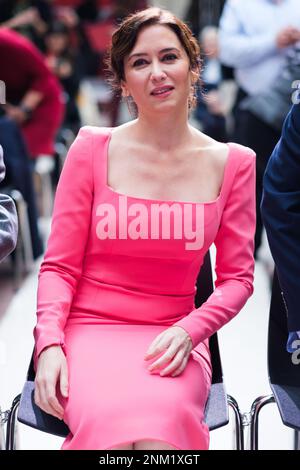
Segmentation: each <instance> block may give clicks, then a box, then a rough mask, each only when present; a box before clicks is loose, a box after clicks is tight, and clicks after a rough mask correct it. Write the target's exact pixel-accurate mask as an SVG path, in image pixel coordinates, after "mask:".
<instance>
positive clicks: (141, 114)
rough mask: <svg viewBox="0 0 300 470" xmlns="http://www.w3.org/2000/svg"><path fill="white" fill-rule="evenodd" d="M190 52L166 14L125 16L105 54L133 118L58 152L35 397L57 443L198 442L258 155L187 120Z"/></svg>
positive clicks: (84, 134) (246, 286)
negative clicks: (58, 426) (203, 274)
mask: <svg viewBox="0 0 300 470" xmlns="http://www.w3.org/2000/svg"><path fill="white" fill-rule="evenodd" d="M198 58H199V46H198V44H197V42H196V40H195V39H194V38H193V36H192V34H191V32H190V30H189V28H188V27H187V26H186V25H185V24H184V23H183V22H182V21H180V20H179V19H178V18H176V17H174V15H173V14H172V13H170V12H168V11H166V10H161V9H159V8H149V9H146V10H143V11H140V12H138V13H135V14H134V15H132V16H129V17H127V18H125V20H124V21H123V22H122V24H121V25H120V27H119V28H118V30H117V31H116V32H115V33H114V35H113V39H112V46H111V49H110V54H109V58H108V65H109V68H110V71H111V79H112V82H113V84H114V85H115V86H118V87H119V89H120V90H121V91H122V95H123V96H124V97H131V98H130V102H131V104H133V106H134V107H135V109H136V111H137V117H136V118H135V119H134V120H132V121H131V122H128V123H126V124H123V125H121V126H118V127H115V128H97V127H91V126H85V127H83V128H82V129H81V130H80V132H79V134H78V136H77V138H76V140H75V141H74V143H73V145H72V147H71V149H70V151H69V154H68V156H67V160H66V163H65V165H64V168H63V171H62V174H61V177H60V181H59V184H58V188H57V193H56V200H55V207H54V214H53V222H52V228H51V234H50V238H49V241H48V247H47V251H46V254H45V258H44V260H43V263H42V265H41V268H40V273H39V285H38V299H37V317H38V319H37V325H36V327H35V332H34V334H35V346H36V347H35V367H36V371H37V374H36V388H35V401H36V403H37V404H38V405H39V406H40V407H41V408H42V409H43V410H45V411H46V412H47V413H50V414H52V415H54V416H57V417H58V418H60V419H63V420H64V421H65V422H66V423H67V425H68V426H69V429H70V434H69V435H68V437H67V438H66V440H65V441H64V443H63V446H62V449H208V447H209V432H208V427H207V425H206V424H205V422H204V409H205V404H206V400H207V397H208V394H209V389H210V385H211V362H210V355H209V348H208V340H209V337H210V336H211V335H212V334H213V333H214V332H216V331H217V330H219V328H221V327H222V326H223V325H224V324H225V323H227V322H228V321H229V320H231V319H232V318H233V317H234V316H235V315H236V314H237V313H238V312H239V311H240V309H241V308H242V307H243V305H244V304H245V302H246V301H247V299H248V298H249V296H250V295H251V294H252V291H253V268H254V261H253V237H254V230H255V158H254V157H255V155H254V153H253V151H252V150H251V149H249V148H247V147H243V146H241V145H237V144H234V143H229V144H224V143H219V142H217V141H215V140H213V139H211V138H210V137H208V136H206V135H204V134H203V133H201V132H200V131H199V130H197V129H195V128H194V127H193V126H191V125H190V124H189V122H188V118H189V113H190V110H191V109H192V108H193V106H194V100H195V94H196V93H195V87H196V86H197V82H198V79H199V72H200V64H199V59H198ZM212 243H215V245H216V249H217V258H216V275H217V279H216V283H215V286H216V288H215V290H214V292H213V294H212V295H211V296H210V297H209V299H208V300H207V302H206V303H205V304H203V305H202V306H201V307H200V308H198V309H196V308H195V304H194V297H195V291H196V287H195V284H196V279H197V275H198V272H199V270H200V268H201V265H202V263H203V258H204V255H205V253H206V252H207V250H208V249H209V247H210V246H211V244H212Z"/></svg>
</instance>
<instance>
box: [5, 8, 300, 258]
mask: <svg viewBox="0 0 300 470" xmlns="http://www.w3.org/2000/svg"><path fill="white" fill-rule="evenodd" d="M158 3H159V5H161V6H164V5H165V6H166V7H167V8H171V7H172V3H171V2H155V1H152V2H147V0H126V1H119V0H0V80H1V81H3V82H4V83H5V86H6V103H5V104H4V103H3V104H2V105H1V103H0V145H1V146H2V147H3V150H4V161H5V165H6V169H7V174H6V178H5V180H4V181H3V182H2V183H1V191H2V190H4V189H5V188H6V189H7V188H11V187H13V188H16V189H18V190H19V191H20V192H21V193H22V195H23V197H24V199H25V201H26V203H27V206H28V216H29V224H30V231H31V237H32V244H33V257H34V258H37V257H38V256H40V255H41V254H42V252H43V243H42V240H41V237H40V235H39V229H38V223H37V221H38V217H39V208H38V207H37V202H36V194H35V191H36V188H35V184H34V173H35V172H39V171H40V172H41V171H43V167H42V162H47V161H48V164H49V159H51V160H52V161H53V162H54V163H55V167H54V170H53V166H51V165H50V167H49V168H51V172H52V173H53V174H52V180H53V181H52V183H53V185H54V186H55V184H56V183H57V179H58V176H59V171H60V168H61V165H62V164H63V162H62V161H61V160H60V159H59V157H58V153H59V150H58V149H61V148H62V147H61V145H63V146H64V147H63V148H64V149H65V150H67V148H68V145H69V144H70V142H71V141H72V138H74V136H75V135H76V133H77V132H78V130H79V128H80V127H81V126H82V125H83V124H92V125H93V124H94V122H84V119H83V117H82V116H83V114H82V107H83V101H84V98H83V88H82V83H84V82H85V80H86V79H87V78H89V79H92V80H91V83H92V84H93V86H94V87H96V88H97V84H98V85H99V83H105V77H106V71H105V65H104V64H105V53H106V49H107V46H108V44H109V42H110V39H111V35H112V33H113V31H114V28H115V26H116V24H117V23H119V22H120V21H121V20H122V18H124V17H125V16H126V15H128V14H129V13H130V12H133V11H136V10H138V9H143V8H145V7H147V6H150V4H151V5H153V4H158ZM174 3H176V2H174ZM183 19H184V20H185V21H186V22H187V23H188V24H189V26H190V28H191V29H192V31H193V33H194V35H195V36H196V37H197V38H198V40H199V43H200V46H201V59H202V72H201V83H202V86H201V88H199V89H198V91H197V97H198V105H197V107H196V109H195V111H194V114H193V116H192V119H193V122H194V124H195V125H196V126H198V128H199V129H200V130H202V131H203V132H205V133H206V134H208V135H209V136H211V137H213V138H214V139H216V140H219V141H222V142H228V141H234V142H237V143H241V144H243V145H247V146H249V147H251V148H252V149H253V150H254V151H255V152H256V154H257V207H258V210H257V232H256V240H255V242H256V246H255V256H257V252H258V249H259V247H260V245H261V237H262V229H263V226H262V221H261V216H260V212H259V205H260V200H261V195H262V176H263V173H264V170H265V167H266V164H267V161H268V158H269V156H270V155H271V153H272V150H273V148H274V146H275V145H276V143H277V141H278V140H279V137H280V132H281V128H282V124H283V121H284V118H285V116H286V115H287V113H288V111H289V109H290V107H291V104H292V102H291V95H292V91H293V90H292V84H293V82H295V81H296V80H297V79H299V77H300V73H299V72H300V9H299V5H298V0H243V1H241V0H227V1H226V0H214V1H211V0H191V1H189V2H188V1H187V2H186V8H185V13H184V18H183ZM266 25H267V27H266ZM95 84H96V85H95ZM95 96H97V95H95ZM96 105H97V106H98V108H99V111H103V110H104V111H105V112H106V114H107V117H108V120H107V125H109V126H115V125H117V124H118V123H119V121H120V97H119V96H117V95H116V94H115V92H113V91H112V90H111V92H110V94H109V96H108V98H106V99H105V100H103V102H102V103H101V100H100V99H99V100H98V101H97V99H96ZM100 108H101V109H100ZM66 130H67V131H68V133H67V134H66V132H65V131H66ZM66 135H68V138H66ZM70 136H71V137H70ZM47 159H48V160H47ZM41 168H42V170H41ZM46 168H47V167H46ZM53 175H54V176H53Z"/></svg>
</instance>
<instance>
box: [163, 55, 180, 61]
mask: <svg viewBox="0 0 300 470" xmlns="http://www.w3.org/2000/svg"><path fill="white" fill-rule="evenodd" d="M176 59H178V57H177V55H175V54H166V55H164V56H163V60H176Z"/></svg>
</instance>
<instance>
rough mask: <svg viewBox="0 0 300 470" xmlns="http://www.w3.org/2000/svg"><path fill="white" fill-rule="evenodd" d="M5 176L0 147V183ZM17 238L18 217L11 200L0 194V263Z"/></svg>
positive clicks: (10, 250)
mask: <svg viewBox="0 0 300 470" xmlns="http://www.w3.org/2000/svg"><path fill="white" fill-rule="evenodd" d="M4 176H5V166H4V163H3V151H2V147H1V146H0V182H1V181H2V180H3V179H4ZM17 238H18V217H17V211H16V207H15V204H14V202H13V200H12V199H11V198H10V197H9V196H7V195H6V194H0V261H2V260H3V259H4V258H5V257H6V256H7V255H9V254H10V253H11V252H12V251H13V250H14V249H15V247H16V244H17Z"/></svg>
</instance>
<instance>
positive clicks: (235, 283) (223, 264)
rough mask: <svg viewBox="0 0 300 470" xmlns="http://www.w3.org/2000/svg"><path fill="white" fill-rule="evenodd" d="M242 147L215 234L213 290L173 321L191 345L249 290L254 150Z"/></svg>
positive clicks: (224, 319) (221, 321)
mask: <svg viewBox="0 0 300 470" xmlns="http://www.w3.org/2000/svg"><path fill="white" fill-rule="evenodd" d="M243 149H244V150H243V154H242V155H241V163H240V165H239V168H238V170H237V173H236V175H235V178H234V182H233V185H232V188H231V190H230V193H229V196H228V199H227V202H226V205H225V208H224V211H223V214H222V217H221V222H220V226H219V230H218V233H217V236H216V238H215V245H216V249H217V255H216V282H215V290H214V292H213V293H212V294H211V296H210V297H209V298H208V300H207V301H206V302H205V303H204V304H203V305H201V307H199V308H197V309H195V310H193V311H192V312H191V313H189V314H188V315H187V316H185V317H184V318H182V319H181V320H180V321H178V322H176V323H175V325H176V326H181V327H182V328H184V329H185V330H186V331H187V333H188V334H189V335H190V337H191V339H192V343H193V346H194V347H196V346H197V344H198V343H200V342H202V341H203V340H205V339H207V338H209V337H210V336H211V335H212V334H213V333H215V332H216V331H217V330H219V329H220V328H221V327H222V326H223V325H225V324H226V323H227V322H228V321H229V320H231V319H232V318H233V317H234V316H235V315H236V314H237V313H238V312H239V311H240V310H241V308H242V307H243V306H244V304H245V303H246V301H247V299H248V298H249V297H250V296H251V295H252V293H253V271H254V258H253V250H254V233H255V223H256V220H255V154H254V152H253V151H252V150H250V149H248V148H245V147H244V148H243Z"/></svg>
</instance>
